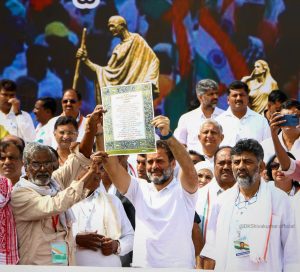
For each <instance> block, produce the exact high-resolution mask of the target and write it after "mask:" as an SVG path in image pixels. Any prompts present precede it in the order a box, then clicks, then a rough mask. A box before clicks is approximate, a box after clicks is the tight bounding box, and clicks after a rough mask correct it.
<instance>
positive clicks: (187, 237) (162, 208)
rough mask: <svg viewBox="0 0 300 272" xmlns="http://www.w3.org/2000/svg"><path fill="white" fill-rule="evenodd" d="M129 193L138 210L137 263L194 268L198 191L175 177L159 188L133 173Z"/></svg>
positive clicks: (136, 228) (135, 249)
mask: <svg viewBox="0 0 300 272" xmlns="http://www.w3.org/2000/svg"><path fill="white" fill-rule="evenodd" d="M125 196H126V197H127V198H128V199H129V200H130V201H131V203H132V204H133V205H134V207H135V211H136V212H135V224H136V227H135V238H134V246H133V266H137V267H185V268H193V267H194V262H195V249H194V245H193V242H192V227H193V222H194V215H195V204H196V201H197V196H198V194H197V192H196V193H194V194H189V193H188V192H186V191H185V190H184V189H183V188H182V186H181V184H180V183H179V182H178V181H177V180H176V179H175V178H174V179H173V180H172V181H171V182H170V183H169V184H168V185H167V186H166V187H165V188H163V189H162V190H160V191H157V189H156V187H155V186H154V184H153V183H148V182H146V181H145V180H140V179H137V178H135V177H131V182H130V186H129V188H128V191H127V193H126V194H125Z"/></svg>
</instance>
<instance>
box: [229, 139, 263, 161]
mask: <svg viewBox="0 0 300 272" xmlns="http://www.w3.org/2000/svg"><path fill="white" fill-rule="evenodd" d="M243 152H250V153H252V154H254V155H255V157H256V158H257V160H258V161H262V160H263V158H264V150H263V148H262V146H261V145H260V143H259V142H258V141H256V140H254V139H241V140H239V141H238V142H237V143H236V145H235V146H234V147H233V148H232V149H231V152H230V153H231V156H234V155H241V154H242V153H243Z"/></svg>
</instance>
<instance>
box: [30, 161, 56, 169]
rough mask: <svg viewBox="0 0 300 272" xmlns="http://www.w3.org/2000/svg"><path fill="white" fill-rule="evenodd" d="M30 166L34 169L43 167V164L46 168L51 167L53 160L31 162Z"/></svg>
mask: <svg viewBox="0 0 300 272" xmlns="http://www.w3.org/2000/svg"><path fill="white" fill-rule="evenodd" d="M30 166H31V167H32V169H34V170H36V171H37V170H39V169H41V167H42V166H44V167H45V168H49V167H52V166H53V162H52V161H47V162H36V161H34V162H31V163H30Z"/></svg>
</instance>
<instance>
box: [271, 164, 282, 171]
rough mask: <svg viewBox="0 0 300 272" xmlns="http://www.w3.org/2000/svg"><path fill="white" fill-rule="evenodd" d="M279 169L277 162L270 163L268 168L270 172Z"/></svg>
mask: <svg viewBox="0 0 300 272" xmlns="http://www.w3.org/2000/svg"><path fill="white" fill-rule="evenodd" d="M279 167H280V164H279V163H278V162H271V163H270V168H271V169H272V170H278V169H279Z"/></svg>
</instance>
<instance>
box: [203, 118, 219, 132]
mask: <svg viewBox="0 0 300 272" xmlns="http://www.w3.org/2000/svg"><path fill="white" fill-rule="evenodd" d="M206 124H212V125H214V126H215V127H216V128H217V129H218V130H219V132H220V134H223V128H222V126H221V125H220V124H219V123H218V122H217V121H216V120H214V119H211V118H209V119H206V120H205V121H204V122H203V123H202V124H201V126H200V130H199V131H200V132H201V130H202V129H203V127H204V126H205V125H206Z"/></svg>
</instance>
